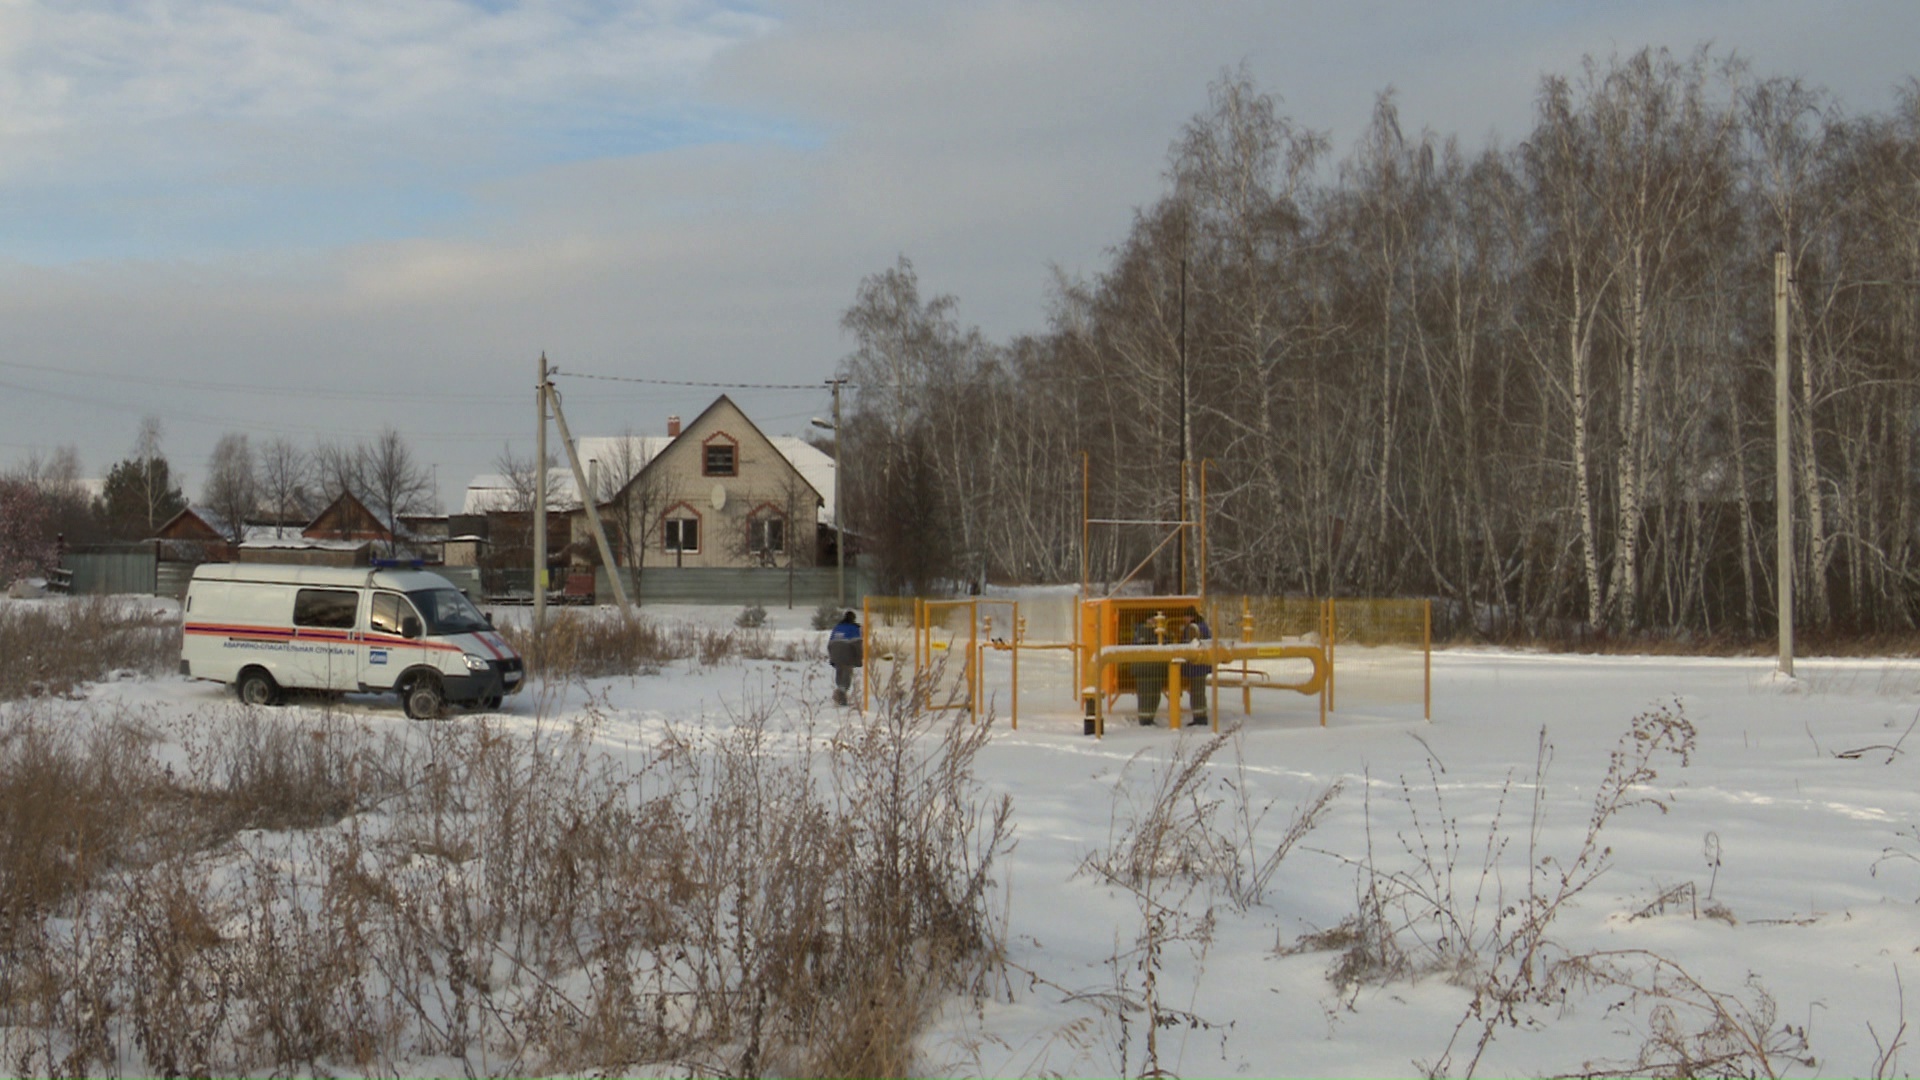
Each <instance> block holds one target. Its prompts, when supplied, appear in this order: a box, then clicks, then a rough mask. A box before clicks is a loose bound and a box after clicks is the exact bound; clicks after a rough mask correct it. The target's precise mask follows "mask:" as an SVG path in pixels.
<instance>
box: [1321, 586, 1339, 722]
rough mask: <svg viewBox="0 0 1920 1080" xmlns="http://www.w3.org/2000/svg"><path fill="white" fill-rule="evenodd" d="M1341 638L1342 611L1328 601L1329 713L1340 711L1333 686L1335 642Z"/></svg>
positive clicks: (1337, 697) (1337, 696) (1337, 695)
mask: <svg viewBox="0 0 1920 1080" xmlns="http://www.w3.org/2000/svg"><path fill="white" fill-rule="evenodd" d="M1339 637H1340V609H1339V607H1337V606H1335V604H1334V602H1333V601H1332V600H1328V601H1327V711H1328V712H1337V711H1339V709H1340V696H1339V694H1338V693H1337V692H1336V691H1335V689H1334V684H1333V680H1334V671H1335V670H1336V667H1335V665H1334V661H1333V652H1334V641H1335V640H1337V639H1338V638H1339ZM1322 726H1324V725H1322Z"/></svg>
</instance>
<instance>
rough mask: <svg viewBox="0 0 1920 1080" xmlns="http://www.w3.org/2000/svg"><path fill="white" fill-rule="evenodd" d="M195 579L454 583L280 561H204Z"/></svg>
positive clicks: (413, 585)
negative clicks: (294, 564)
mask: <svg viewBox="0 0 1920 1080" xmlns="http://www.w3.org/2000/svg"><path fill="white" fill-rule="evenodd" d="M193 580H195V581H249V582H259V583H264V584H275V585H309V586H332V587H334V588H356V589H357V588H364V587H366V586H374V587H377V588H382V589H394V590H397V591H399V592H414V591H417V590H420V589H451V588H453V583H452V582H450V581H448V580H447V579H446V578H443V577H441V576H440V575H439V574H435V573H431V572H428V571H425V570H388V569H378V568H369V567H364V566H359V567H354V566H289V565H281V564H278V563H201V564H200V565H199V566H196V567H194V568H193Z"/></svg>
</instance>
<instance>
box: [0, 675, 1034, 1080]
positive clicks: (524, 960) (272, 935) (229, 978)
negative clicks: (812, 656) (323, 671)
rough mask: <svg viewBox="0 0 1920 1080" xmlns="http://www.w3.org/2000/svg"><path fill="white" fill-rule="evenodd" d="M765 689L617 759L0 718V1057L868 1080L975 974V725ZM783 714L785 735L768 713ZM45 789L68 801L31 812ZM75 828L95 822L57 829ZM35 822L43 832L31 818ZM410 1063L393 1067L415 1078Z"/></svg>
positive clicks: (979, 939) (482, 729) (1001, 825)
mask: <svg viewBox="0 0 1920 1080" xmlns="http://www.w3.org/2000/svg"><path fill="white" fill-rule="evenodd" d="M915 702H916V699H915V697H914V695H913V694H912V693H911V692H910V691H909V692H906V693H901V694H892V695H883V696H882V698H881V704H880V707H879V708H878V709H877V710H875V711H874V712H873V713H872V714H870V715H869V716H868V717H866V718H863V719H860V720H856V721H853V722H851V723H843V724H837V725H836V727H835V729H834V731H833V733H832V734H831V736H829V735H828V734H827V733H825V732H823V731H819V730H816V729H815V727H814V726H813V718H812V716H811V715H810V714H809V713H808V712H807V710H806V708H805V707H804V706H801V707H797V708H796V706H795V704H794V702H793V701H792V700H790V697H789V695H788V693H787V691H786V690H784V689H776V690H775V691H774V692H771V693H769V694H767V695H764V696H762V697H760V698H757V699H751V700H749V701H747V702H746V703H745V704H743V705H742V706H741V707H740V708H739V709H738V710H737V711H736V715H735V716H734V717H733V718H732V720H733V723H732V725H731V726H730V727H728V728H726V729H724V730H722V731H720V732H716V733H689V732H678V733H674V734H671V735H670V736H669V737H668V738H667V739H665V740H664V741H663V742H662V744H661V745H660V746H659V748H658V750H657V753H656V754H655V755H654V756H653V757H651V758H649V759H647V760H644V761H642V762H640V763H638V764H637V765H631V766H629V765H627V764H624V763H623V761H622V760H621V759H616V758H613V757H610V756H608V755H606V754H605V753H603V752H602V751H601V750H600V749H599V747H598V746H597V744H596V742H595V738H594V736H595V732H596V729H597V727H598V725H599V723H600V721H601V718H600V717H598V716H596V715H594V714H592V713H591V712H590V713H589V714H588V715H587V716H585V717H584V718H583V719H582V720H581V721H580V722H579V723H576V724H570V725H562V726H547V727H542V728H541V729H540V730H538V731H537V732H536V733H535V734H533V735H532V736H526V735H523V734H520V733H509V732H507V731H504V730H501V729H498V728H495V727H493V726H491V725H490V724H489V723H487V722H486V721H480V722H476V723H473V724H462V725H430V726H422V727H416V728H414V729H412V731H411V732H409V733H408V734H407V737H406V739H405V740H404V741H403V740H402V739H400V738H395V737H388V736H376V735H375V734H374V733H373V732H372V731H371V730H369V729H368V728H367V727H366V726H365V725H362V724H358V723H355V722H352V721H350V720H347V719H343V718H341V717H339V716H336V715H333V714H331V713H329V712H320V713H318V714H314V713H311V712H308V713H303V712H302V711H300V710H278V711H275V712H273V713H270V714H267V713H261V712H259V711H258V710H245V709H242V708H241V707H239V706H237V705H234V706H227V707H225V708H224V709H222V710H220V711H216V712H212V713H209V714H207V715H204V716H201V717H196V718H193V719H192V720H191V721H190V722H187V723H184V724H182V725H181V730H180V731H179V732H177V733H176V736H177V738H178V741H179V742H180V744H181V745H183V746H184V747H185V751H186V755H185V756H186V761H185V765H184V767H180V766H179V763H178V762H177V761H176V767H174V768H172V769H171V770H170V769H168V768H166V767H164V766H162V765H160V764H159V763H158V761H157V759H156V758H155V757H154V756H153V754H154V752H155V746H154V743H155V738H154V733H153V732H150V731H147V730H146V729H145V728H144V727H143V726H141V724H139V723H136V722H134V721H133V720H130V719H128V718H125V717H114V716H103V715H95V716H93V717H92V718H91V719H90V721H89V723H90V724H91V728H92V730H95V731H97V732H100V733H101V734H100V735H98V736H97V737H90V738H79V737H76V736H73V735H60V736H56V735H54V734H53V732H55V731H56V730H70V729H67V728H63V729H56V728H54V727H53V726H52V724H51V716H50V714H46V713H43V712H40V711H36V708H35V707H29V708H27V709H25V710H20V711H16V712H14V713H11V714H8V717H7V718H6V723H5V724H4V725H0V812H5V813H11V814H15V815H16V816H19V815H31V814H40V815H41V816H39V817H31V818H29V817H21V818H20V821H19V824H20V825H21V826H22V827H21V828H18V829H16V830H13V831H12V832H11V833H10V834H9V835H17V836H21V837H37V838H38V841H37V846H35V845H16V846H15V848H13V849H11V850H10V852H9V854H8V855H7V857H8V858H9V859H11V860H12V861H11V862H9V863H8V864H7V866H6V868H5V869H4V870H3V871H0V872H4V873H5V874H7V875H8V876H7V881H8V882H10V883H12V884H10V885H9V887H10V888H14V889H16V890H17V891H18V892H19V894H20V896H21V897H22V899H21V900H20V901H18V902H15V903H11V904H10V905H9V907H8V909H7V912H8V928H9V932H10V934H11V938H10V940H9V941H8V942H7V943H6V947H7V949H8V953H7V956H8V959H9V961H10V962H9V963H6V964H4V965H0V1032H4V1035H0V1059H4V1060H5V1061H7V1062H8V1063H9V1065H10V1067H14V1068H16V1069H17V1070H18V1071H22V1072H34V1073H62V1074H69V1073H70V1074H87V1073H100V1072H128V1071H130V1072H153V1073H209V1072H211V1073H239V1072H308V1073H314V1072H341V1071H349V1072H360V1073H391V1072H394V1071H396V1070H397V1069H401V1068H406V1067H407V1066H406V1065H405V1064H399V1065H396V1063H407V1062H414V1063H418V1062H422V1061H430V1062H439V1063H440V1064H438V1065H436V1066H434V1067H436V1068H447V1069H458V1070H460V1071H464V1072H471V1073H473V1074H476V1075H485V1074H521V1073H527V1072H561V1073H584V1072H602V1071H604V1072H612V1071H621V1072H624V1071H631V1070H633V1069H671V1070H674V1071H688V1072H698V1073H716V1074H727V1075H758V1074H765V1073H771V1072H783V1073H807V1074H816V1075H901V1074H905V1073H907V1072H910V1071H913V1070H914V1069H915V1067H916V1063H915V1061H914V1056H913V1045H914V1038H915V1036H916V1034H917V1033H918V1032H919V1030H920V1028H921V1027H922V1026H923V1024H924V1022H925V1021H926V1019H927V1017H928V1016H929V1015H930V1014H931V1011H932V1009H933V1008H934V1007H935V1006H936V1005H937V1004H938V1003H939V1002H940V1001H941V1000H943V999H944V998H946V997H947V996H949V995H951V994H954V993H968V992H977V991H979V990H980V989H981V988H982V987H983V986H985V985H986V983H987V975H988V973H989V972H990V971H991V969H992V967H993V965H995V964H996V963H997V962H998V959H999V956H1000V944H999V938H998V930H997V927H996V925H995V923H994V921H993V919H992V918H991V917H990V914H989V912H990V910H991V905H990V903H989V894H990V892H991V891H992V888H993V884H992V877H991V873H992V868H993V864H994V862H995V860H996V858H997V857H998V855H999V854H1000V853H1001V852H1002V851H1003V850H1004V849H1005V845H1006V842H1007V829H1008V824H1007V822H1008V813H1009V807H1008V804H1007V803H1006V801H1005V800H1004V799H1001V800H989V799H986V798H984V797H983V796H981V795H980V794H979V792H978V789H977V785H976V783H975V781H974V779H973V764H972V763H973V758H974V755H975V754H976V753H977V752H978V751H979V749H980V748H981V746H983V745H984V742H985V739H986V736H987V730H988V729H987V727H986V726H985V725H980V726H975V725H971V724H969V723H968V722H967V721H966V719H965V718H964V717H955V716H953V715H952V714H947V715H941V714H935V713H929V712H927V711H926V710H924V709H921V708H918V707H917V706H916V703H915ZM789 716H797V719H793V720H788V719H785V718H786V717H789ZM58 791H66V792H70V793H71V795H70V796H69V798H70V805H69V804H68V803H59V802H55V803H53V804H52V805H53V806H54V807H56V808H59V807H66V808H67V809H68V811H69V812H68V813H66V814H65V815H64V816H62V817H55V816H54V815H51V814H46V813H43V812H42V810H41V809H39V807H40V806H41V800H42V799H43V796H44V795H45V793H49V792H58ZM81 810H85V811H87V812H90V813H95V814H98V815H101V816H100V817H99V819H98V820H97V821H96V820H94V819H92V818H88V817H87V816H86V815H85V814H83V813H80V811H81ZM56 824H57V825H58V827H56ZM415 1067H417V1065H416V1066H415Z"/></svg>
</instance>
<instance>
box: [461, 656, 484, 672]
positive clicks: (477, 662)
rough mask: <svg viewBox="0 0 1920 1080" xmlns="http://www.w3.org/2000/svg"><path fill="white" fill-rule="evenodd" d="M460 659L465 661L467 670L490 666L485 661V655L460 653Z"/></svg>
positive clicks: (479, 669) (477, 669) (482, 669)
mask: <svg viewBox="0 0 1920 1080" xmlns="http://www.w3.org/2000/svg"><path fill="white" fill-rule="evenodd" d="M460 659H462V660H465V661H466V662H467V670H468V671H485V670H487V668H488V667H489V666H491V665H489V664H488V663H487V661H486V658H485V657H480V656H475V655H473V654H472V653H462V654H460Z"/></svg>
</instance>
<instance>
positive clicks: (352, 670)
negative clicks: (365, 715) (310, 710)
mask: <svg viewBox="0 0 1920 1080" xmlns="http://www.w3.org/2000/svg"><path fill="white" fill-rule="evenodd" d="M361 591H362V590H359V589H329V588H317V587H307V586H302V587H300V588H298V589H296V590H294V594H293V640H292V641H291V642H290V643H289V644H290V648H291V652H290V654H289V656H288V660H287V666H286V668H285V669H283V670H284V671H287V672H290V673H293V674H294V676H295V677H294V678H293V679H292V680H288V679H286V678H284V677H282V678H281V685H282V686H295V687H305V688H308V689H313V690H351V689H353V688H354V683H355V682H356V681H357V680H358V679H359V677H360V670H359V668H360V663H359V659H358V653H359V651H360V650H359V649H358V648H357V647H356V645H357V642H356V641H355V638H356V637H357V636H358V635H357V634H356V633H355V632H354V626H355V624H356V623H357V622H358V620H359V613H360V594H361ZM281 595H282V596H284V595H285V593H282V594H281ZM280 602H281V603H283V604H284V603H286V601H285V600H282V601H280ZM281 610H285V609H284V608H283V609H281Z"/></svg>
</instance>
